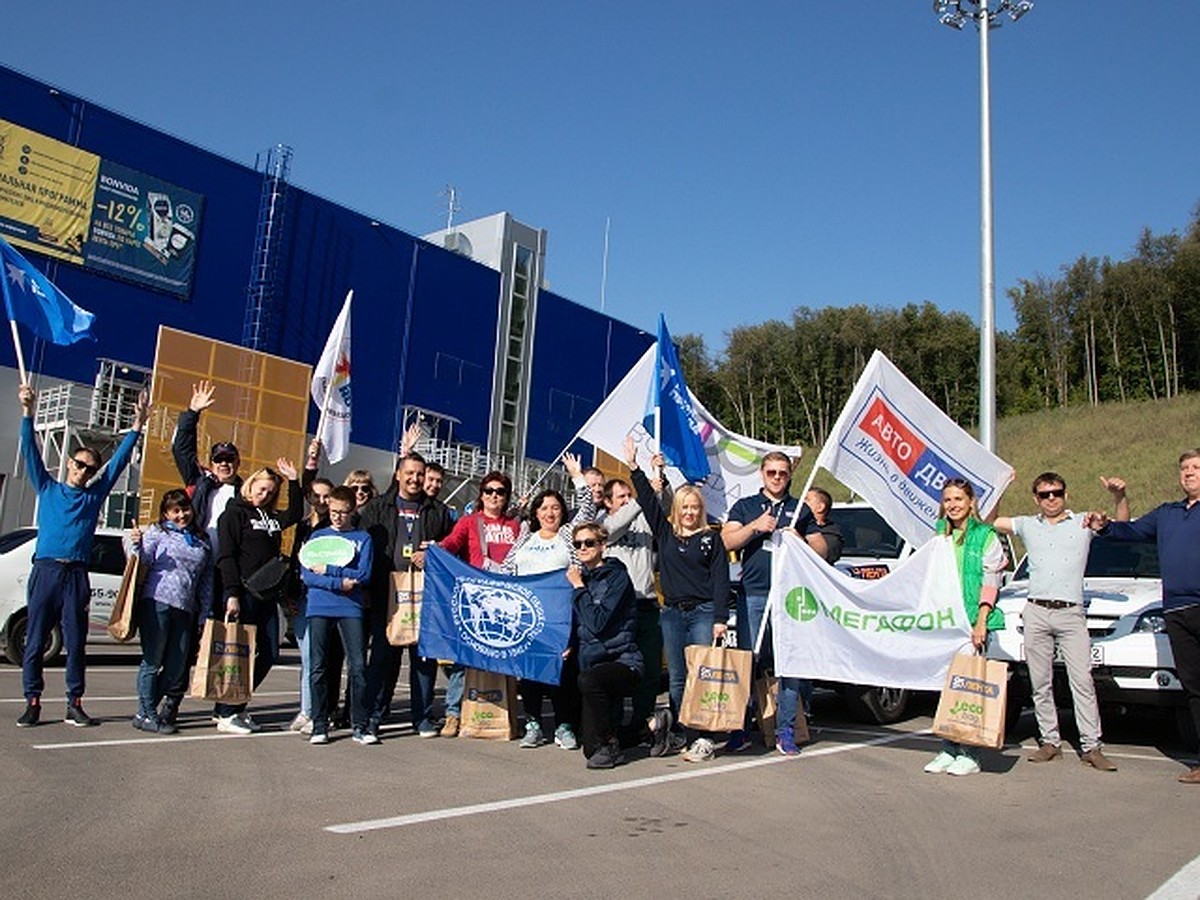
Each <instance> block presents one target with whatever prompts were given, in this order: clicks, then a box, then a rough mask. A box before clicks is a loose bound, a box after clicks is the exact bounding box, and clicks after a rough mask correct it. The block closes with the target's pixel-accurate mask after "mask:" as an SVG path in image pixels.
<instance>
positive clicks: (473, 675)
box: [458, 669, 517, 741]
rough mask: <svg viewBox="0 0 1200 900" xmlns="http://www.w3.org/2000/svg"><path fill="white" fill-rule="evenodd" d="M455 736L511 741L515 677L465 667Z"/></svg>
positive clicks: (514, 712) (515, 705)
mask: <svg viewBox="0 0 1200 900" xmlns="http://www.w3.org/2000/svg"><path fill="white" fill-rule="evenodd" d="M460 721H461V724H460V725H459V730H458V735H459V737H473V738H487V739H490V740H494V741H511V740H512V739H513V738H515V737H516V736H517V680H516V679H515V678H513V677H512V676H511V675H500V674H498V673H496V672H484V671H482V670H481V669H467V674H466V682H465V685H464V687H463V701H462V716H461V720H460Z"/></svg>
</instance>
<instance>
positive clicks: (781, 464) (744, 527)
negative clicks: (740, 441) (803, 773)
mask: <svg viewBox="0 0 1200 900" xmlns="http://www.w3.org/2000/svg"><path fill="white" fill-rule="evenodd" d="M758 468H759V473H760V475H761V476H762V482H763V486H762V490H760V491H759V492H758V493H757V494H752V495H751V496H749V497H743V498H742V499H741V500H738V501H737V502H736V503H735V504H733V506H732V507H731V508H730V510H729V517H728V519H727V520H726V522H725V525H724V526H723V527H722V528H721V539H722V540H724V541H725V546H726V547H727V548H728V549H730V550H735V551H736V550H740V551H741V554H742V583H741V587H740V589H739V590H738V603H737V616H738V620H737V624H738V627H737V636H738V646H739V647H741V648H743V649H749V650H753V649H754V643H755V640H756V639H757V638H758V630H759V626H760V625H761V623H762V619H763V614H764V612H765V611H766V607H767V597H768V595H769V594H770V593H771V551H772V549H773V547H774V544H773V543H772V538H771V535H772V534H774V532H776V531H777V530H779V529H781V528H794V529H796V530H797V531H798V532H799V533H800V534H802V535H803V536H804V540H805V541H806V542H807V543H808V545H809V546H810V547H812V549H813V550H814V551H816V553H818V554H819V555H820V556H821V558H822V559H826V558H827V555H828V552H829V548H828V546H827V545H826V543H825V537H824V535H822V534H821V530H820V527H819V526H818V525H817V521H816V519H815V518H814V517H813V513H812V510H811V509H810V508H809V506H808V504H807V503H804V502H802V501H801V500H800V499H799V498H798V497H793V496H792V492H791V490H792V461H791V459H790V458H789V457H788V456H787V454H785V453H781V452H779V451H778V450H772V451H771V452H770V453H767V454H766V455H765V456H763V458H762V462H761V463H760V464H759V467H758ZM769 653H770V642H769V641H768V640H764V641H763V647H762V655H763V656H764V657H765V656H768V655H769ZM756 662H759V665H760V666H761V665H762V662H761V661H760V660H756ZM811 692H812V683H811V682H808V681H802V680H801V679H799V678H781V679H780V680H779V712H778V713H777V715H776V729H775V749H776V750H778V751H779V752H780V753H782V754H784V755H785V756H795V755H796V754H797V753H799V752H800V749H799V748H798V747H797V746H796V742H795V724H796V716H797V715H798V714H799V715H803V711H802V710H800V709H799V706H800V701H801V699H802V697H803V696H804V695H807V694H810V693H811ZM749 716H750V714H749V711H747V713H746V717H747V720H749ZM747 746H749V745H748V743H747V739H746V731H745V729H743V730H741V731H735V732H734V733H733V734H732V735H731V736H730V738H729V743H728V744H726V746H725V749H726V751H730V750H733V751H737V750H742V749H744V748H745V747H747Z"/></svg>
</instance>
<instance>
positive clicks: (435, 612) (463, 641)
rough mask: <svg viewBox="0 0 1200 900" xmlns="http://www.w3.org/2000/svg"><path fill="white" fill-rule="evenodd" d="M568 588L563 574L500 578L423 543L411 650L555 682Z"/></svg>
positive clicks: (566, 632) (565, 639)
mask: <svg viewBox="0 0 1200 900" xmlns="http://www.w3.org/2000/svg"><path fill="white" fill-rule="evenodd" d="M573 593H574V592H573V589H572V588H571V585H570V582H568V581H567V576H566V574H565V573H564V572H562V571H557V572H550V573H548V574H545V575H523V576H517V575H500V574H498V573H495V572H485V571H483V570H482V569H476V568H475V567H473V566H469V565H467V564H466V563H464V562H462V561H461V560H459V559H457V558H455V557H454V556H452V555H451V554H449V553H447V552H446V551H445V550H442V549H441V548H440V547H436V546H433V547H430V548H429V550H428V552H427V553H426V554H425V591H424V595H423V597H422V603H421V634H420V638H419V642H418V652H419V653H420V654H421V656H425V657H429V658H432V659H452V660H454V661H455V662H457V663H462V664H463V665H465V666H470V667H471V668H473V669H483V670H485V671H488V672H499V673H501V674H504V675H513V676H515V677H517V678H528V679H530V680H531V681H540V682H543V683H545V684H558V682H559V679H560V678H561V677H562V655H563V652H564V651H565V650H566V649H567V644H568V643H569V642H570V638H571V596H572V594H573Z"/></svg>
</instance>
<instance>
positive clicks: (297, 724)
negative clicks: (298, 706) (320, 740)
mask: <svg viewBox="0 0 1200 900" xmlns="http://www.w3.org/2000/svg"><path fill="white" fill-rule="evenodd" d="M311 724H312V719H310V718H309V717H308V716H306V715H305V714H304V713H302V712H299V713H296V718H294V719H292V721H291V723H290V724H289V725H288V731H298V732H300V733H301V734H304V726H305V725H311ZM308 731H309V733H310V734H311V733H312V728H311V727H310V728H309V729H308Z"/></svg>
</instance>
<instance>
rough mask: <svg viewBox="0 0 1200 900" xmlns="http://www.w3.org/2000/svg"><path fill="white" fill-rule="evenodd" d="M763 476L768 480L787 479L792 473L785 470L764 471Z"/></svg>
mask: <svg viewBox="0 0 1200 900" xmlns="http://www.w3.org/2000/svg"><path fill="white" fill-rule="evenodd" d="M763 474H764V475H766V476H767V477H768V478H787V477H788V476H789V475H791V474H792V473H791V472H789V471H788V470H787V469H764V470H763Z"/></svg>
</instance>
